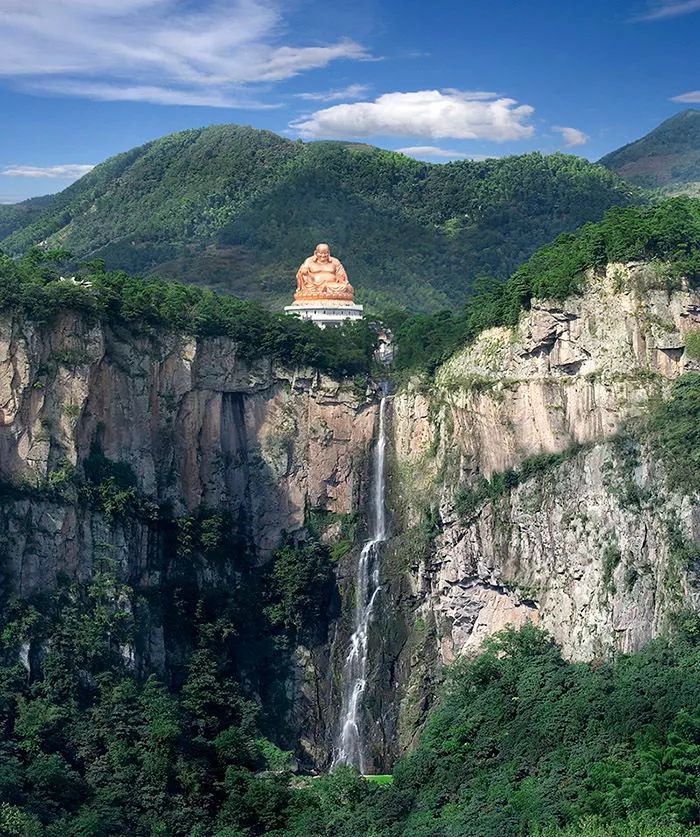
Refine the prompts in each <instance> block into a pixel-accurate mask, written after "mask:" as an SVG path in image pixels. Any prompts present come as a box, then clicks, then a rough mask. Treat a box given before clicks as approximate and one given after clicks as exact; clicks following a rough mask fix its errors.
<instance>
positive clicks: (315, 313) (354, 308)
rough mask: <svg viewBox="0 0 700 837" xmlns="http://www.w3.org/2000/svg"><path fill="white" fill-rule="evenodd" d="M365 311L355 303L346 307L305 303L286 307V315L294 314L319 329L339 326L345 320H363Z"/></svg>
mask: <svg viewBox="0 0 700 837" xmlns="http://www.w3.org/2000/svg"><path fill="white" fill-rule="evenodd" d="M363 310H364V309H363V307H362V305H355V303H354V302H353V303H350V304H346V305H334V304H333V303H332V302H328V303H326V304H323V303H321V302H316V303H314V302H304V303H296V304H295V305H286V306H285V308H284V313H285V314H293V315H294V316H295V317H299V318H300V319H302V320H311V322H313V323H316V325H317V326H319V328H326V326H339V325H341V323H343V322H344V321H345V320H361V319H362V313H363Z"/></svg>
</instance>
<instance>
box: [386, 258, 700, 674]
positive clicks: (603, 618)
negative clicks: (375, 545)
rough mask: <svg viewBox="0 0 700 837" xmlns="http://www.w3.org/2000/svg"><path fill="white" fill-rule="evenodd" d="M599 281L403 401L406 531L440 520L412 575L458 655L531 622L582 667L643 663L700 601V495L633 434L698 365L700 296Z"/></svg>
mask: <svg viewBox="0 0 700 837" xmlns="http://www.w3.org/2000/svg"><path fill="white" fill-rule="evenodd" d="M587 281H588V287H587V290H586V292H585V294H584V295H583V296H581V297H578V298H574V299H570V300H568V301H567V302H566V303H564V304H552V303H548V302H546V301H541V302H537V303H536V304H533V306H532V309H531V310H530V311H529V312H528V313H527V315H525V316H523V317H522V318H521V321H520V323H519V325H518V327H517V328H515V329H505V328H499V329H491V330H490V331H487V332H484V333H483V334H481V335H480V337H479V338H478V339H477V340H476V341H475V343H474V344H473V345H472V346H470V347H469V348H468V349H466V350H465V351H463V352H462V353H461V354H458V355H456V356H455V357H454V358H452V359H451V360H450V361H449V362H448V363H446V364H445V365H444V366H443V367H442V368H441V369H440V370H439V372H438V374H437V376H436V378H435V381H434V382H433V383H432V384H431V385H430V386H429V387H426V386H425V385H423V386H422V387H421V386H419V385H416V384H414V385H409V386H407V387H406V388H405V389H404V390H403V391H402V392H401V393H400V394H398V395H397V397H396V399H395V403H394V438H395V445H396V458H395V473H394V487H393V492H394V498H395V499H394V503H395V506H396V507H397V508H401V509H402V512H401V515H400V518H401V526H402V527H403V528H404V529H409V530H410V529H415V528H416V527H419V526H420V524H421V520H422V518H423V517H424V515H425V514H426V509H428V508H430V507H431V505H432V507H433V508H434V509H436V510H437V519H436V521H435V540H434V547H433V549H432V551H431V552H430V553H429V555H428V556H427V557H425V558H423V559H422V560H421V562H420V564H419V565H418V564H416V565H415V569H414V574H413V580H414V587H415V594H416V598H417V600H419V601H420V602H421V604H420V606H419V610H420V612H421V613H422V614H423V618H424V617H425V616H426V615H427V616H430V618H432V619H433V620H434V622H435V625H436V628H435V632H436V641H437V643H438V647H439V651H440V657H441V658H442V659H444V660H449V659H451V658H452V657H453V656H454V655H455V654H458V653H460V652H462V651H465V650H468V649H470V648H474V647H475V646H476V645H477V644H478V643H479V642H480V641H481V639H482V638H483V637H484V636H486V635H488V634H489V633H492V632H493V631H494V630H498V629H499V628H501V627H503V626H504V625H505V624H506V623H509V622H510V623H513V624H520V623H522V622H523V621H525V620H534V621H537V622H539V623H540V624H542V625H543V626H544V627H545V628H546V629H547V630H548V631H550V632H551V633H552V634H553V635H554V637H555V638H556V640H557V641H558V642H559V643H560V644H561V645H562V647H563V649H564V651H565V653H566V654H567V655H568V656H569V657H571V658H576V659H590V658H592V657H594V656H596V655H600V654H603V653H606V652H608V651H612V650H622V651H632V650H635V649H638V648H639V647H640V646H641V645H642V644H643V643H644V642H645V641H647V640H648V639H649V638H650V637H652V636H654V635H656V634H658V633H659V632H660V631H662V630H663V629H664V628H665V627H667V624H668V620H669V619H670V618H671V615H672V614H673V613H674V612H675V611H677V610H678V609H679V608H681V607H683V606H690V607H695V608H697V607H698V605H699V604H700V598H699V591H698V588H697V586H696V585H695V578H694V572H693V568H692V567H688V566H680V565H679V563H678V562H679V561H681V559H679V557H678V553H679V550H680V551H682V550H681V545H680V544H681V542H684V541H685V540H688V541H690V542H695V543H698V542H700V513H699V512H698V508H697V506H696V504H695V501H696V499H697V498H695V497H689V496H684V495H683V494H682V493H681V492H679V491H678V490H676V491H670V490H669V489H668V488H667V486H666V480H665V474H664V470H663V465H662V463H660V462H658V461H657V459H656V458H655V457H654V456H653V455H652V453H651V452H650V450H649V448H648V446H647V445H645V444H644V442H643V440H641V441H640V440H637V439H633V438H628V435H627V428H628V427H629V425H630V420H631V419H633V418H634V417H639V416H642V415H644V414H645V412H646V411H647V409H648V406H649V403H650V400H653V399H655V398H658V397H660V396H663V395H664V393H666V392H667V390H668V387H669V385H670V383H671V382H672V381H673V379H675V378H676V377H678V376H679V375H680V374H682V373H683V372H685V371H689V370H697V369H698V368H699V366H698V361H697V360H694V359H693V358H691V357H690V356H689V354H688V352H687V351H686V350H685V343H686V337H687V335H688V334H689V333H694V332H695V331H696V330H697V329H698V328H699V327H700V296H699V295H698V294H697V293H696V292H691V291H689V290H680V291H673V292H671V291H668V290H665V289H662V288H661V287H660V286H662V285H663V283H664V280H663V276H662V275H661V274H660V273H659V271H658V270H657V269H655V268H653V267H651V266H649V265H609V266H608V268H607V269H606V270H605V271H604V272H598V273H597V274H593V273H591V274H590V275H589V276H588V280H587ZM543 454H550V455H551V456H549V457H547V456H543ZM554 454H558V456H554ZM533 457H535V458H534V459H533ZM521 467H523V470H522V472H519V471H518V469H519V468H521ZM512 469H515V473H514V474H513V471H512ZM501 474H505V478H500V475H501ZM494 475H499V476H498V478H494ZM486 478H492V480H491V483H488V482H486Z"/></svg>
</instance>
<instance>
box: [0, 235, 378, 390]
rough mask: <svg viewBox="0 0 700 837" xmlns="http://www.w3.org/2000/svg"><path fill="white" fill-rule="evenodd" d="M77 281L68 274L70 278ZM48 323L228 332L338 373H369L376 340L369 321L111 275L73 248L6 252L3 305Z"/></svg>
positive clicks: (249, 344)
mask: <svg viewBox="0 0 700 837" xmlns="http://www.w3.org/2000/svg"><path fill="white" fill-rule="evenodd" d="M64 274H65V275H68V276H70V277H71V278H76V279H77V280H78V281H77V282H74V281H71V279H65V278H63V275H64ZM1 309H5V310H9V311H16V312H21V313H23V314H25V315H26V316H27V317H29V318H30V319H31V320H34V321H40V322H42V321H46V320H49V319H51V318H52V317H54V316H56V315H57V314H59V313H60V312H62V311H66V310H75V311H78V312H80V313H81V314H83V315H84V316H87V317H89V318H95V319H97V318H100V319H103V320H106V321H108V322H111V323H116V324H122V325H134V326H137V327H138V328H139V329H140V330H141V331H142V332H143V331H144V330H145V331H147V330H148V329H149V328H150V329H156V328H158V329H166V330H171V331H177V332H179V333H184V334H191V335H197V336H202V337H208V336H220V335H223V336H226V337H230V338H231V339H232V340H236V341H237V342H238V344H239V347H240V353H241V356H242V357H244V358H246V359H249V360H253V359H256V358H265V357H267V358H273V359H278V360H281V361H282V362H284V363H288V364H291V365H294V366H296V365H301V366H314V367H316V368H318V369H322V370H324V371H326V372H329V373H332V374H335V375H338V376H349V375H366V374H367V372H368V370H369V367H370V363H371V359H372V353H373V351H374V347H375V337H374V334H373V332H372V331H371V329H370V328H369V326H368V324H367V323H366V322H365V321H360V322H354V323H350V322H348V323H345V324H343V325H342V326H341V327H340V328H338V329H326V330H322V329H319V328H317V327H316V326H314V325H313V324H311V323H309V322H303V321H301V320H299V319H297V318H296V317H288V316H284V315H282V314H273V313H272V312H270V311H267V310H265V308H263V307H262V306H261V305H259V304H257V303H255V302H249V301H244V300H241V299H236V298H235V297H232V296H228V295H224V294H216V293H214V292H212V291H207V290H203V289H202V288H198V287H196V286H194V285H179V284H176V283H172V282H165V281H163V280H161V279H154V278H141V277H137V276H130V275H129V274H127V273H123V272H112V273H110V272H107V271H105V269H104V264H103V263H102V262H100V261H93V262H89V263H86V264H83V265H77V266H76V265H75V264H74V263H73V262H72V260H71V258H70V255H69V254H68V253H67V252H66V251H62V250H52V251H46V252H42V251H40V250H31V251H30V252H29V253H28V254H27V255H26V256H25V257H24V258H23V259H22V260H20V261H15V260H13V259H11V258H9V257H8V256H3V255H2V254H1V253H0V310H1Z"/></svg>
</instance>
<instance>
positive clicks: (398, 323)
mask: <svg viewBox="0 0 700 837" xmlns="http://www.w3.org/2000/svg"><path fill="white" fill-rule="evenodd" d="M629 261H658V262H659V263H661V266H662V270H661V271H660V277H661V278H660V282H661V283H662V286H663V287H668V288H672V287H674V285H675V286H678V285H679V284H680V279H681V278H682V277H684V278H686V279H688V280H689V281H691V282H695V281H697V280H698V279H699V278H700V199H693V198H688V197H677V198H670V199H667V200H665V201H663V202H661V203H659V204H657V205H654V206H649V207H637V206H629V207H625V208H617V207H616V208H615V209H611V210H610V211H609V212H608V213H607V214H606V216H605V217H604V218H603V220H602V221H599V222H597V223H591V224H585V225H584V226H583V227H581V228H580V229H579V230H577V231H576V232H575V233H567V234H564V235H561V236H559V238H557V239H556V240H555V241H554V242H553V243H551V244H548V245H546V246H545V247H542V248H541V249H540V250H538V251H537V252H536V253H535V254H534V255H533V256H531V257H530V259H528V261H526V262H525V263H524V264H523V265H521V267H519V268H518V269H517V270H516V271H515V273H513V274H512V275H511V277H510V278H509V279H508V281H507V282H505V283H502V284H501V283H498V282H495V281H492V282H490V283H483V284H482V285H481V286H480V287H476V288H475V289H474V295H473V296H472V297H471V298H470V300H469V301H468V302H467V305H466V306H465V308H464V309H463V310H462V311H460V312H457V313H453V312H451V311H442V312H440V313H437V314H416V315H413V316H409V315H406V314H405V313H403V312H394V313H393V314H389V315H388V317H387V319H388V321H389V322H390V323H391V325H393V327H394V329H395V332H396V339H397V344H398V349H399V350H398V353H397V358H396V366H397V369H398V370H403V369H415V368H421V367H422V368H424V369H428V370H432V369H434V368H435V367H436V366H437V365H438V364H439V363H440V362H441V361H443V360H445V359H446V358H447V357H448V356H449V355H450V354H452V353H453V352H455V351H456V350H457V349H459V348H460V347H461V346H462V345H464V344H465V343H466V342H468V341H470V340H472V339H473V338H474V337H475V336H476V335H477V334H478V333H479V332H481V331H483V330H484V329H487V328H491V327H493V326H502V325H505V326H514V325H516V324H517V322H518V319H519V317H520V314H521V312H522V311H523V310H526V309H527V308H528V307H529V305H530V302H531V300H532V299H533V298H539V299H554V300H564V299H566V297H569V296H573V295H576V294H580V293H582V292H583V290H584V289H585V287H584V286H585V271H586V270H587V269H589V268H601V267H604V266H605V265H606V264H608V263H610V262H629Z"/></svg>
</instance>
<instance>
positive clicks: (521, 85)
mask: <svg viewBox="0 0 700 837" xmlns="http://www.w3.org/2000/svg"><path fill="white" fill-rule="evenodd" d="M698 43H700V0H587V1H586V2H583V0H559V2H555V0H521V1H520V2H512V0H434V2H432V3H429V2H424V0H350V1H349V2H342V3H340V2H334V0H325V2H320V0H277V1H275V0H31V2H28V0H0V55H2V56H3V57H2V61H1V62H0V113H2V122H1V123H0V124H1V126H2V130H0V202H4V203H7V202H11V201H14V200H19V199H22V198H25V197H28V196H31V195H41V194H46V193H48V192H55V191H58V190H60V189H62V188H65V186H67V185H68V184H69V183H71V182H72V180H74V179H75V178H76V177H77V176H79V175H80V174H81V173H84V172H85V171H87V170H88V168H89V166H91V165H93V164H95V163H99V162H101V161H102V160H104V159H105V158H106V157H109V156H110V155H112V154H115V153H117V152H119V151H124V150H126V149H128V148H131V147H133V146H135V145H139V144H141V143H143V142H146V141H148V140H149V139H153V138H155V137H158V136H161V135H163V134H166V133H170V132H172V131H178V130H183V129H185V128H190V127H198V126H202V125H209V124H213V123H222V122H238V123H242V124H248V125H253V126H255V127H259V128H268V129H270V130H273V131H276V132H278V133H281V134H285V135H286V136H290V137H293V138H297V137H302V138H304V139H315V138H319V139H321V138H347V139H361V140H363V141H367V142H371V143H375V144H377V145H380V146H382V147H385V148H392V149H407V151H406V153H409V154H411V155H413V156H417V157H420V158H422V159H429V160H433V161H441V160H447V159H458V158H460V157H475V158H479V157H482V156H501V155H504V154H514V153H523V152H527V151H531V150H534V149H539V150H542V151H545V152H551V151H557V150H567V151H570V152H571V153H575V154H580V155H583V156H585V157H587V158H589V159H592V160H595V159H598V158H599V157H600V156H602V155H603V154H605V153H606V152H607V151H610V150H612V149H614V148H617V147H618V146H620V145H622V144H624V143H626V142H630V141H632V140H634V139H636V138H638V137H639V136H641V135H643V134H645V133H646V132H647V131H649V130H650V129H652V128H653V127H654V126H655V125H657V124H658V123H659V122H660V121H662V120H663V119H666V118H667V117H669V116H671V115H673V114H674V113H677V112H678V111H680V110H682V109H684V108H687V107H698V108H700V60H699V59H698V52H697V45H698Z"/></svg>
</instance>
